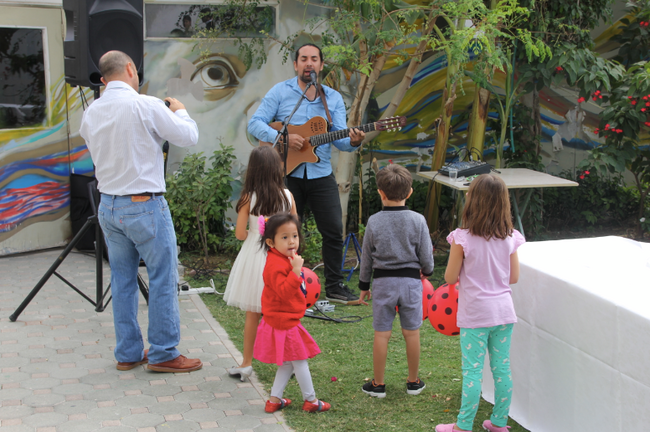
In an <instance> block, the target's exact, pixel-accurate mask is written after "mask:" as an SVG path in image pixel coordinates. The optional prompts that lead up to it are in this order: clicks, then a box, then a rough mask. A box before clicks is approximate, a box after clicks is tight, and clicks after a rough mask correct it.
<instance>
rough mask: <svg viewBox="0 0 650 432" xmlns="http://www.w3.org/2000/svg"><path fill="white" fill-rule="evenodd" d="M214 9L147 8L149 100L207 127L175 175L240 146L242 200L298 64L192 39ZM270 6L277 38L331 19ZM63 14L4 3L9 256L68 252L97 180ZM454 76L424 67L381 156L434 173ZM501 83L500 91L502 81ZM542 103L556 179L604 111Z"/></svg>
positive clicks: (572, 97) (1, 153) (566, 101)
mask: <svg viewBox="0 0 650 432" xmlns="http://www.w3.org/2000/svg"><path fill="white" fill-rule="evenodd" d="M210 4H218V2H206V1H204V2H201V1H198V2H197V1H196V0H195V1H182V0H181V1H167V0H165V1H146V2H145V8H144V13H145V17H144V18H145V28H144V37H145V40H144V52H145V62H144V65H145V67H144V81H143V83H142V88H141V92H142V93H146V94H149V95H152V96H156V97H159V98H164V97H167V96H173V97H175V98H178V99H179V100H180V101H181V102H183V104H185V106H186V107H187V109H188V112H189V113H190V115H191V116H192V118H194V119H195V120H196V121H197V123H198V125H199V131H200V139H199V144H198V146H196V147H193V148H190V149H181V148H177V147H174V146H173V145H172V146H171V148H170V152H169V160H168V171H167V172H168V173H170V172H173V171H174V170H176V169H178V167H179V165H180V162H181V161H182V160H183V157H184V156H185V155H186V154H187V152H188V151H192V152H203V153H204V154H206V155H210V154H212V152H213V151H214V150H216V149H218V148H219V144H220V143H223V144H225V145H230V146H233V147H234V149H235V155H236V156H237V161H236V163H235V166H234V172H233V175H234V176H235V178H236V179H237V180H236V184H235V193H234V196H233V199H236V198H237V195H238V191H239V187H238V186H239V184H240V180H241V175H242V174H243V172H244V171H245V168H246V163H247V160H248V155H249V153H250V151H251V150H252V149H253V148H254V147H255V146H256V145H258V143H257V141H256V140H255V139H254V138H253V137H252V136H250V135H249V134H248V133H247V131H246V125H247V123H248V120H249V119H250V117H251V116H252V114H253V113H254V112H255V110H256V109H257V107H258V106H259V103H260V101H261V99H262V98H263V97H264V95H265V94H266V92H267V91H268V90H269V89H270V88H271V87H272V86H273V85H274V84H276V83H277V82H279V81H282V80H284V79H287V78H290V77H293V76H294V71H293V65H292V64H291V62H287V63H283V62H282V57H281V55H280V54H279V52H278V51H279V46H278V45H277V44H275V43H273V42H269V43H267V45H266V50H267V53H268V61H267V62H266V63H265V64H264V65H263V66H262V67H261V68H259V69H258V68H256V67H255V66H253V67H252V68H251V69H249V70H246V68H245V66H244V64H243V63H242V61H241V60H240V59H239V58H238V57H237V49H236V46H235V45H234V43H233V41H232V40H228V39H223V40H217V41H212V42H210V43H205V41H201V40H199V39H196V38H194V37H192V36H193V35H194V34H195V33H196V32H197V30H200V29H201V28H205V27H207V26H209V25H211V23H210V22H209V20H203V19H202V18H201V16H200V11H201V9H202V8H203V7H205V6H206V5H210ZM269 4H270V5H271V6H272V7H273V8H274V13H275V21H274V26H273V30H274V32H275V34H276V35H277V37H278V39H280V40H283V39H284V38H286V37H287V36H288V35H290V34H292V33H295V32H298V31H300V30H302V29H303V28H304V26H305V21H306V20H307V19H309V18H310V17H312V16H316V15H319V14H324V13H327V10H326V9H324V8H319V7H317V6H315V5H313V4H312V5H309V6H306V5H305V4H304V3H303V2H301V1H296V0H281V1H279V2H277V3H269ZM60 5H61V2H60V0H59V1H57V0H42V1H38V2H37V1H33V2H29V3H27V2H24V3H16V2H15V1H14V2H7V1H2V0H0V44H1V45H0V56H1V57H0V62H1V63H2V64H1V65H0V74H2V80H3V81H2V85H1V86H0V88H2V93H1V97H2V99H0V255H6V254H12V253H17V252H24V251H30V250H37V249H44V248H49V247H55V246H60V245H63V244H66V243H67V241H69V240H70V238H71V228H70V187H69V176H70V174H73V173H74V174H82V175H91V174H92V170H93V166H92V161H91V160H90V157H89V154H88V151H87V149H86V147H85V144H84V142H83V140H82V139H81V138H80V137H79V134H78V130H79V123H80V120H81V115H82V112H83V111H82V106H81V99H80V96H79V92H80V90H79V88H72V87H70V86H69V85H67V84H65V81H64V78H63V77H64V70H63V34H64V30H65V29H64V25H65V24H64V20H63V19H62V12H61V7H60ZM621 15H622V14H621V13H618V15H617V16H615V19H619V18H620V17H621ZM615 26H616V24H614V26H611V24H607V25H605V26H603V27H602V28H601V29H599V30H598V34H601V35H602V36H600V37H599V39H597V43H598V46H597V49H598V50H599V52H601V53H602V54H604V55H608V54H607V53H609V52H610V51H612V50H613V49H615V47H613V46H612V45H611V44H610V43H609V37H611V34H612V31H613V28H615ZM303 41H304V42H307V41H309V38H308V36H307V35H305V36H304V37H303V38H302V39H301V40H299V42H303ZM316 42H318V40H316ZM206 52H207V53H208V54H207V55H202V54H203V53H206ZM445 67H446V62H445V57H444V56H441V55H431V56H429V57H428V58H426V59H425V61H424V62H423V63H422V65H421V67H420V69H419V71H418V72H417V75H416V76H415V79H414V80H413V82H412V84H411V87H410V89H409V90H408V92H407V94H406V96H405V97H404V99H403V101H402V103H401V105H400V107H399V109H398V110H397V115H403V116H406V117H407V119H408V123H407V127H406V128H404V129H402V130H401V131H399V132H392V133H384V134H382V135H380V136H379V138H378V140H379V142H380V150H379V152H378V153H379V157H380V158H382V157H383V158H385V159H388V158H391V159H393V161H399V162H401V163H404V164H407V165H410V166H413V167H415V169H416V170H417V169H422V170H426V169H428V167H427V165H428V162H427V158H426V156H427V155H430V154H431V153H432V150H433V147H434V145H435V131H434V124H435V119H436V118H438V116H439V115H440V107H441V100H440V99H441V88H442V86H443V83H444V79H445ZM405 68H406V65H401V66H398V65H397V64H396V63H395V62H391V61H389V62H387V64H386V66H385V68H384V72H383V74H382V76H381V77H380V80H379V82H378V83H377V86H376V89H375V90H376V93H377V98H376V101H375V102H376V106H377V108H378V109H379V111H382V110H383V109H384V108H385V106H386V105H387V104H388V102H389V101H390V99H391V97H392V95H393V92H394V91H395V89H396V87H397V85H398V84H399V82H400V80H401V78H402V76H403V74H404V72H405ZM495 81H496V84H497V85H501V84H502V83H503V77H499V76H497V77H496V80H495ZM464 89H465V93H464V94H461V93H459V94H458V98H457V99H456V102H455V105H454V106H455V109H456V112H455V115H459V114H461V113H462V112H463V111H464V110H465V109H466V107H467V106H468V105H469V104H470V103H471V102H472V98H473V94H472V92H473V85H472V83H471V82H470V81H466V82H465V83H464ZM341 90H342V93H343V95H344V97H346V96H349V95H350V92H349V90H350V89H349V88H346V87H344V88H342V89H341ZM85 94H86V96H87V98H88V99H89V101H91V103H92V92H90V91H89V90H87V89H86V90H85ZM541 97H542V101H543V121H544V157H545V162H546V164H547V167H548V171H549V172H551V173H555V172H558V171H560V170H562V169H570V168H572V167H573V166H575V164H577V163H578V162H580V160H582V159H583V158H584V150H585V149H588V148H590V147H593V146H594V145H596V142H595V139H596V136H595V135H594V134H593V129H595V127H596V125H597V114H598V107H596V106H595V105H593V106H592V105H591V104H589V103H586V104H585V103H583V104H581V105H580V106H578V105H577V93H576V92H575V91H574V90H573V89H570V88H561V87H560V88H551V89H545V90H544V91H543V92H542V94H541ZM347 103H348V104H350V100H349V99H348V101H347ZM466 129H467V125H466V124H462V123H460V124H459V125H458V126H456V128H455V130H454V135H453V137H452V142H453V143H454V144H457V145H462V144H463V143H464V141H463V139H464V136H465V133H466ZM645 140H646V141H647V137H645ZM172 144H173V143H172ZM646 144H647V142H646ZM334 153H336V151H334ZM333 156H334V157H333V163H334V164H336V155H335V154H334V155H333ZM380 164H382V163H381V162H380Z"/></svg>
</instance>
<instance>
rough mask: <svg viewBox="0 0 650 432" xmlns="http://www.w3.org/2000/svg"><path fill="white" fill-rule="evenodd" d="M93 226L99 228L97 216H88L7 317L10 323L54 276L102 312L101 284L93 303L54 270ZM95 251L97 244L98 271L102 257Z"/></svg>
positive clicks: (99, 277)
mask: <svg viewBox="0 0 650 432" xmlns="http://www.w3.org/2000/svg"><path fill="white" fill-rule="evenodd" d="M93 224H97V226H98V227H99V222H97V216H90V217H89V218H88V220H87V221H86V223H85V224H84V225H83V227H81V229H80V230H79V232H78V233H77V235H76V236H74V238H73V239H72V241H71V242H70V243H69V244H68V246H67V247H66V248H65V249H64V250H63V252H61V255H59V257H58V258H57V259H56V260H55V261H54V263H53V264H52V266H51V267H50V268H49V270H48V271H46V272H45V274H44V275H43V277H42V278H41V280H40V281H39V282H38V283H37V284H36V286H34V288H33V289H32V291H31V292H30V293H29V294H28V295H27V297H25V299H24V300H23V302H22V303H21V304H20V306H18V308H17V309H16V310H15V312H14V313H13V314H11V316H9V319H10V320H11V321H12V322H15V321H16V319H18V316H19V315H20V314H21V313H22V312H23V310H24V309H25V308H26V307H27V305H28V304H29V302H31V301H32V299H33V298H34V297H36V294H38V292H39V291H40V290H41V288H42V287H43V285H45V282H47V281H48V279H49V278H50V276H52V275H55V276H56V277H58V278H59V279H61V280H62V281H63V282H64V283H65V284H66V285H68V286H69V287H70V288H72V289H73V290H75V291H76V292H77V293H79V295H81V296H82V297H83V298H85V299H86V300H88V301H89V302H90V303H91V304H92V305H93V306H95V307H96V308H100V307H101V308H102V310H103V305H101V304H100V303H99V301H100V299H101V298H102V297H103V295H102V293H101V292H102V284H100V283H98V284H97V302H94V301H93V300H92V299H91V298H90V297H88V296H87V295H86V294H84V293H83V292H81V291H79V289H77V287H75V286H74V285H72V284H71V283H70V282H68V281H67V280H66V279H65V278H64V277H63V276H61V275H60V274H58V273H57V272H56V269H57V268H59V266H60V265H61V263H62V262H63V260H64V259H65V257H67V256H68V254H69V253H70V251H72V249H73V248H74V247H75V246H76V245H77V243H78V242H79V240H80V239H81V237H83V235H84V234H85V233H86V231H88V230H89V229H90V228H91V227H92V226H93ZM99 230H100V232H101V228H100V229H99ZM97 243H99V242H97ZM97 249H98V248H97V244H96V245H95V254H96V256H97V257H98V258H97V262H98V264H97V268H98V269H101V259H102V257H101V251H98V250H97ZM97 281H98V282H99V281H101V270H99V271H98V274H97ZM96 310H97V309H96Z"/></svg>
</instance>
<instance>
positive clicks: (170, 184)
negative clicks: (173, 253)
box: [167, 144, 235, 260]
mask: <svg viewBox="0 0 650 432" xmlns="http://www.w3.org/2000/svg"><path fill="white" fill-rule="evenodd" d="M234 159H235V156H234V154H233V148H232V147H224V146H223V144H220V150H215V152H214V153H213V155H212V156H211V157H210V160H211V161H212V164H211V166H210V167H207V168H206V157H205V156H203V153H192V154H189V155H187V156H186V157H185V159H183V162H182V163H181V166H180V168H179V170H178V171H177V172H175V173H174V174H173V175H172V176H170V177H168V178H167V201H168V202H169V210H170V212H171V214H172V219H173V221H174V228H175V230H176V236H177V239H178V244H179V245H180V246H181V247H183V248H185V249H187V250H197V249H200V250H202V251H203V254H204V257H205V259H206V260H207V257H208V253H209V251H210V250H212V251H220V247H221V245H222V243H223V240H224V238H225V235H226V229H225V227H224V223H225V213H226V210H227V209H228V208H230V206H231V204H230V196H231V194H232V186H231V182H232V181H233V178H232V177H231V176H230V172H231V169H232V161H233V160H234Z"/></svg>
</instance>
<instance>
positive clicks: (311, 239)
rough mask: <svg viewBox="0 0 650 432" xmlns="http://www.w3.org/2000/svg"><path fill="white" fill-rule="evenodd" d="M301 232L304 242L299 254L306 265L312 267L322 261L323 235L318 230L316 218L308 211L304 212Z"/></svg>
mask: <svg viewBox="0 0 650 432" xmlns="http://www.w3.org/2000/svg"><path fill="white" fill-rule="evenodd" d="M302 234H303V238H304V242H305V244H304V247H303V250H302V255H301V256H302V257H303V259H304V260H305V264H306V267H313V266H314V265H316V264H318V263H319V262H322V261H323V258H322V255H323V236H322V235H321V234H320V233H319V232H318V229H317V228H316V220H315V219H314V216H313V215H312V214H311V213H309V212H305V216H304V217H303V222H302Z"/></svg>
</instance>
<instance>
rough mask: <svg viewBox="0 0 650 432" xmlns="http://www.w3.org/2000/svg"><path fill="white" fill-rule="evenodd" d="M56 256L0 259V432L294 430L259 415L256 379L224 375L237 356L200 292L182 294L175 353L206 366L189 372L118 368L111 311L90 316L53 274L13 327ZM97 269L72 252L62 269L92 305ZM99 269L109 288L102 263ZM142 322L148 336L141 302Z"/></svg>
mask: <svg viewBox="0 0 650 432" xmlns="http://www.w3.org/2000/svg"><path fill="white" fill-rule="evenodd" d="M60 253H61V250H60V249H56V250H50V251H46V252H37V253H31V254H23V255H16V256H9V257H2V258H0V331H1V333H0V342H1V343H0V386H1V389H0V403H1V406H0V426H1V429H2V432H13V431H16V432H17V431H21V432H22V431H36V432H73V431H75V432H76V431H78V432H89V431H94V430H99V429H101V430H103V431H115V432H118V431H119V432H122V431H124V432H126V431H137V432H156V431H173V432H176V431H196V430H211V429H214V430H219V431H224V432H225V431H242V432H243V431H256V432H279V431H288V430H290V429H289V428H288V427H287V426H286V424H285V421H284V418H283V417H282V414H281V413H276V414H267V413H265V412H264V401H265V400H266V398H267V395H266V393H265V392H264V390H263V388H262V386H261V385H260V384H259V382H258V381H257V379H256V378H255V376H253V377H252V379H251V382H245V383H242V382H240V381H239V380H237V379H233V378H231V377H230V376H229V375H228V374H227V372H226V368H228V367H231V366H233V365H235V364H237V361H238V360H241V354H240V353H239V351H238V350H237V349H236V348H235V347H234V345H233V344H232V342H231V341H230V340H229V339H228V335H227V334H226V332H225V331H224V330H223V328H222V327H221V326H220V325H219V323H218V322H217V321H215V320H214V318H213V317H212V315H211V314H210V312H209V311H208V309H207V308H206V307H205V305H204V304H203V302H202V301H201V299H200V297H199V296H197V295H190V296H181V297H180V298H179V301H180V310H181V339H182V340H181V344H180V346H179V349H180V351H181V353H182V354H184V355H187V356H188V357H192V358H200V359H201V360H202V361H203V365H204V366H203V369H201V370H199V371H196V372H191V373H183V374H166V373H156V372H152V371H150V370H148V369H146V368H145V366H138V367H137V368H135V369H133V370H130V371H125V372H120V371H118V370H116V369H115V365H116V361H115V358H114V356H113V348H114V345H115V334H114V329H113V315H112V308H111V305H109V307H108V308H107V309H106V310H105V311H104V312H99V313H98V312H95V310H94V309H95V308H94V306H93V305H92V304H90V303H89V302H87V301H86V300H84V299H83V298H82V297H81V296H80V295H79V294H78V293H76V292H74V291H73V290H72V289H71V288H70V287H68V286H67V285H65V284H64V283H63V282H62V281H60V280H59V279H58V278H57V277H56V276H52V277H51V278H50V279H49V281H48V282H47V283H46V284H45V285H44V286H43V288H42V289H41V291H40V292H39V293H38V294H37V295H36V297H35V298H34V299H33V300H32V302H31V303H30V304H29V305H28V306H27V307H26V309H25V310H24V311H23V312H22V314H21V315H20V316H19V317H18V318H17V320H16V322H11V321H10V319H9V316H10V315H11V314H13V313H14V311H15V309H16V308H17V307H18V306H19V305H20V303H21V302H22V301H23V299H24V298H25V297H26V296H27V294H28V293H29V292H30V291H31V289H32V288H33V287H34V286H35V285H36V283H37V282H38V281H39V280H40V278H41V276H42V275H43V274H44V273H45V272H46V271H47V269H48V268H49V267H50V265H51V264H52V263H53V262H54V261H55V260H56V259H57V257H58V256H59V254H60ZM94 269H95V259H94V257H93V256H91V255H85V254H80V253H71V254H70V255H68V257H67V258H66V259H65V260H64V261H63V263H62V265H61V266H60V267H59V269H58V273H59V274H61V276H63V277H64V278H66V279H67V280H69V281H70V282H71V283H73V284H74V285H76V286H77V287H78V288H80V289H81V290H82V291H83V292H84V293H85V294H86V295H88V296H89V297H90V298H92V299H94V298H95V271H94ZM104 269H105V270H104V279H105V285H104V286H107V285H108V281H109V274H110V270H109V268H108V265H107V264H105V265H104ZM141 271H142V272H145V270H144V269H141ZM145 273H146V272H145ZM139 320H140V324H141V328H142V329H144V331H143V333H144V334H145V335H146V328H147V308H146V303H145V302H144V299H142V298H141V301H140V312H139Z"/></svg>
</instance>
